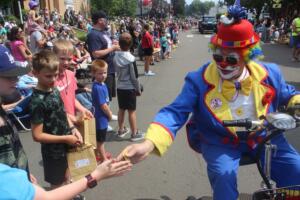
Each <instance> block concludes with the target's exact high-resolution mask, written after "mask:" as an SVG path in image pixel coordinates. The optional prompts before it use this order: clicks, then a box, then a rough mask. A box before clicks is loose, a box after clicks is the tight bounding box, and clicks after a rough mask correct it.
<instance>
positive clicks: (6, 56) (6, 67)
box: [0, 45, 30, 77]
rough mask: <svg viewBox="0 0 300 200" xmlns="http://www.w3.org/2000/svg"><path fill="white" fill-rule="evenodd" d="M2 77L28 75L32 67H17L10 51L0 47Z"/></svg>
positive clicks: (0, 75) (0, 71)
mask: <svg viewBox="0 0 300 200" xmlns="http://www.w3.org/2000/svg"><path fill="white" fill-rule="evenodd" d="M0 61H1V62H0V77H16V76H21V75H24V74H27V73H28V72H29V71H30V67H29V66H27V67H20V66H17V65H16V63H15V60H14V57H13V56H12V55H11V53H10V52H9V50H8V49H7V48H6V47H5V46H3V45H0Z"/></svg>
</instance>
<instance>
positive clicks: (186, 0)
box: [185, 0, 216, 5]
mask: <svg viewBox="0 0 300 200" xmlns="http://www.w3.org/2000/svg"><path fill="white" fill-rule="evenodd" d="M201 1H203V0H201ZM204 1H208V0H204ZM210 1H216V0H210ZM192 2H193V0H185V3H186V4H188V5H190V4H191V3H192Z"/></svg>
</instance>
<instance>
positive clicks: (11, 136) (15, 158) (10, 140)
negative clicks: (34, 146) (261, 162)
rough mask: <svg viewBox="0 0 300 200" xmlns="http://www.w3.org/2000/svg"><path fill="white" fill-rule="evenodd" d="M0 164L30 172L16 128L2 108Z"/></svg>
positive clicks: (0, 120) (0, 115) (0, 111)
mask: <svg viewBox="0 0 300 200" xmlns="http://www.w3.org/2000/svg"><path fill="white" fill-rule="evenodd" d="M0 163H3V164H6V165H9V166H11V167H15V168H19V169H23V170H26V171H27V172H28V159H27V156H26V154H25V151H24V149H23V146H22V144H21V142H20V138H19V135H18V133H17V129H16V127H15V126H14V125H13V123H12V122H11V121H10V119H9V118H8V117H7V113H6V112H5V111H4V110H3V109H2V106H0Z"/></svg>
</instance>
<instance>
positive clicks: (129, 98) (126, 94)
mask: <svg viewBox="0 0 300 200" xmlns="http://www.w3.org/2000/svg"><path fill="white" fill-rule="evenodd" d="M117 94H118V104H119V108H120V109H122V110H135V109H136V92H135V90H121V89H117Z"/></svg>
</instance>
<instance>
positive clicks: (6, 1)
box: [0, 0, 12, 7]
mask: <svg viewBox="0 0 300 200" xmlns="http://www.w3.org/2000/svg"><path fill="white" fill-rule="evenodd" d="M11 3H12V0H1V4H0V7H2V6H3V7H5V6H10V5H11Z"/></svg>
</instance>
